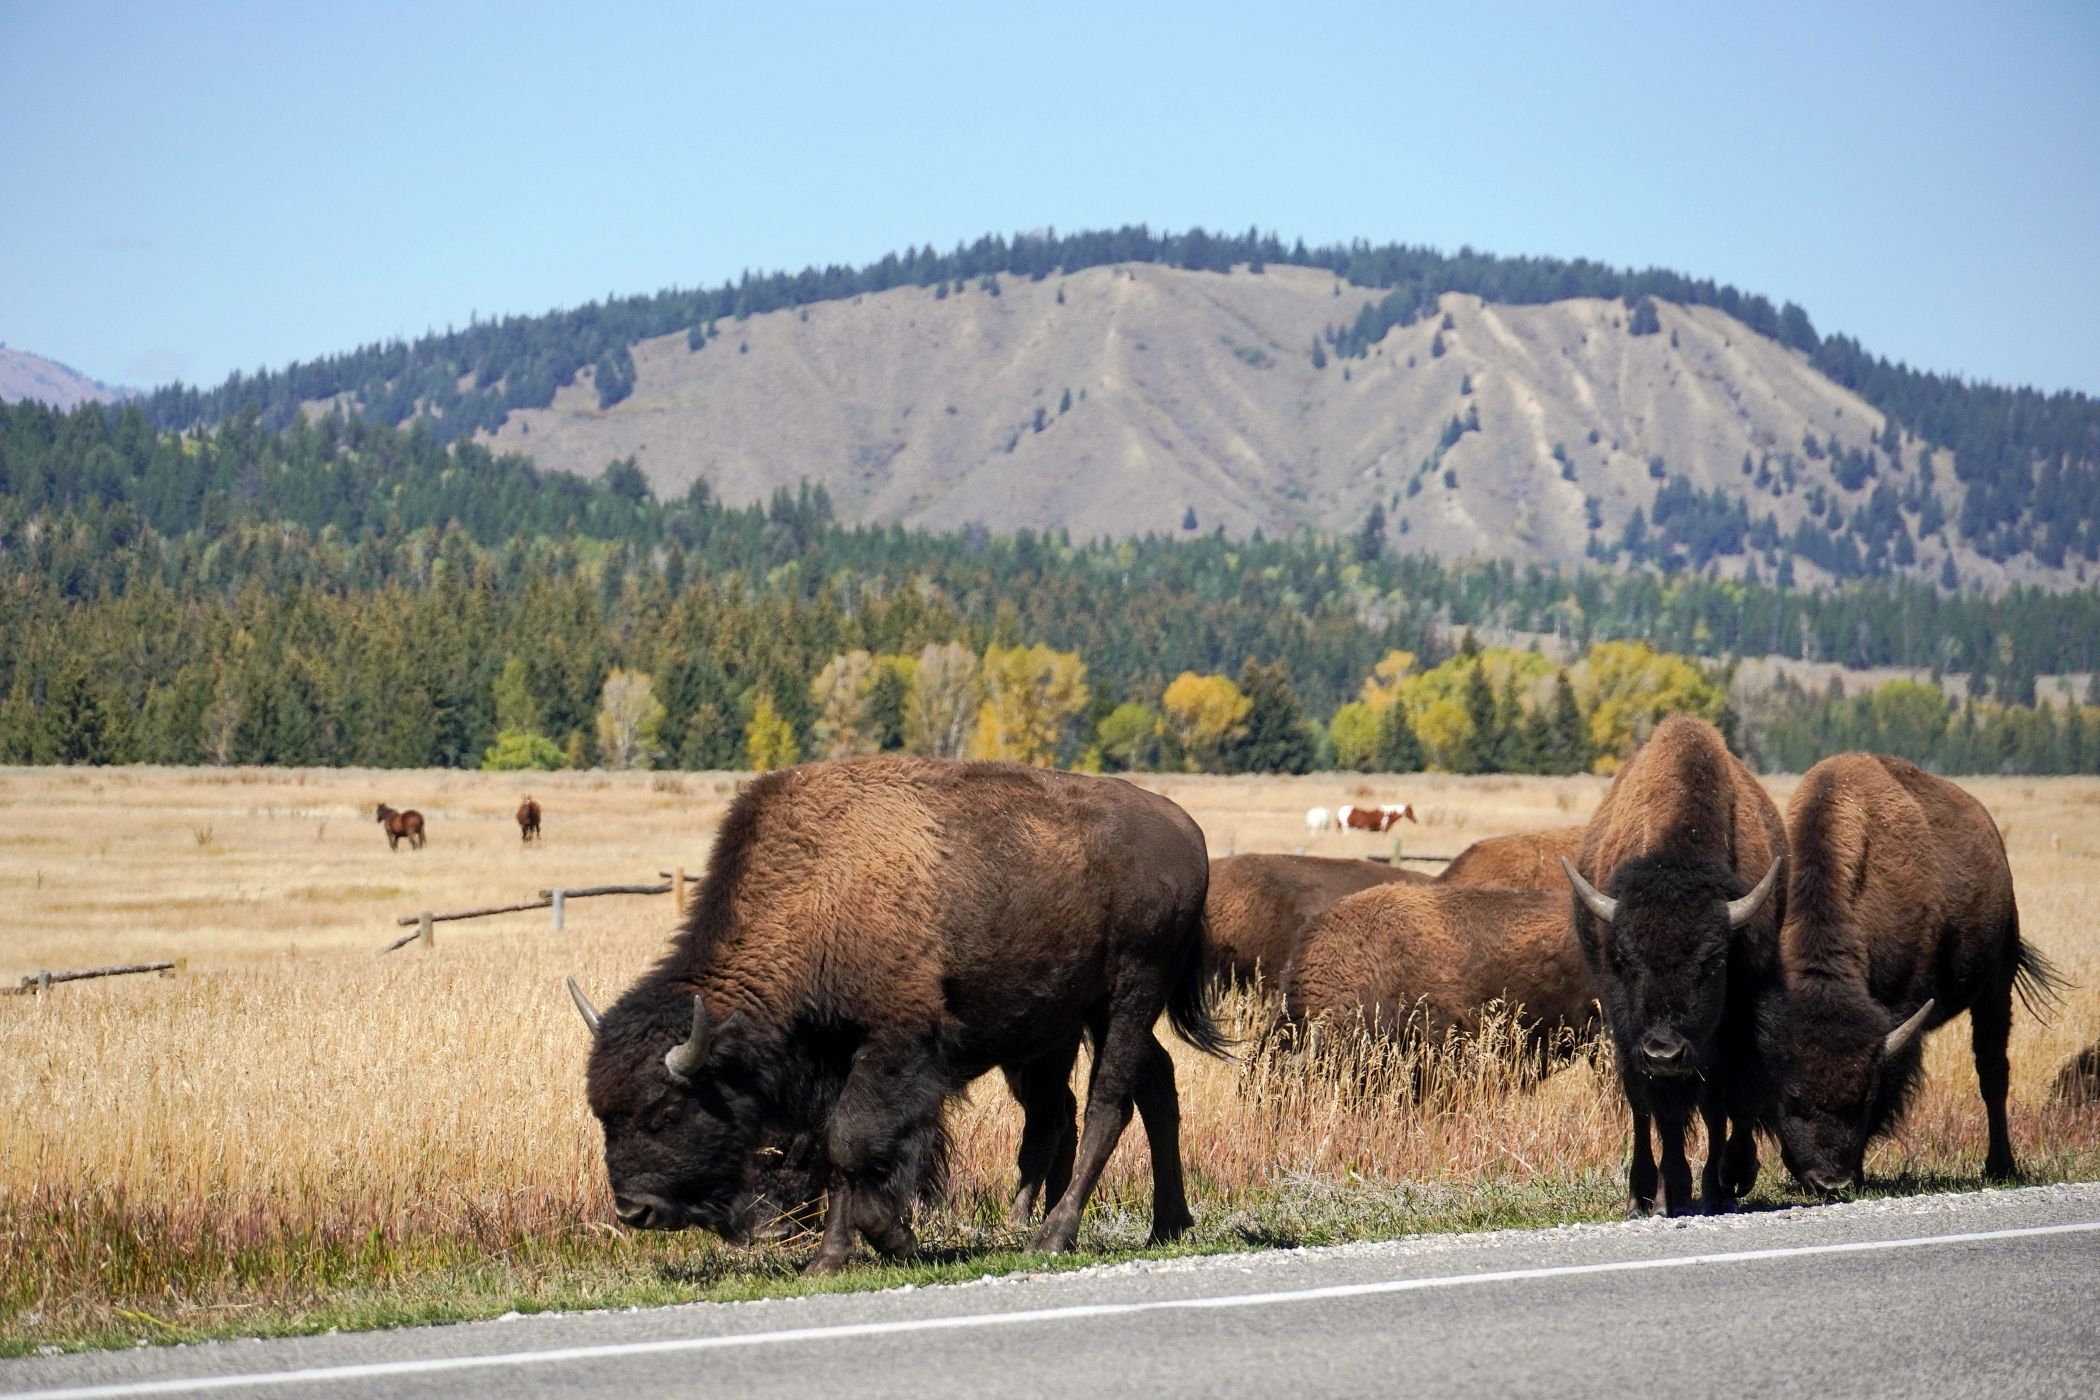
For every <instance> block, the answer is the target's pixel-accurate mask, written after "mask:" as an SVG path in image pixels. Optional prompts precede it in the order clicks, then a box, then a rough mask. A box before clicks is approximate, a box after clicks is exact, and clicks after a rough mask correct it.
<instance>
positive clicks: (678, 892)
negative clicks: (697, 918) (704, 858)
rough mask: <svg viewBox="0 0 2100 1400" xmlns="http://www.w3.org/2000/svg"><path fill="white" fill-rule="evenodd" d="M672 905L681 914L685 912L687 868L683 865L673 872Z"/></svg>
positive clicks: (675, 868)
mask: <svg viewBox="0 0 2100 1400" xmlns="http://www.w3.org/2000/svg"><path fill="white" fill-rule="evenodd" d="M671 903H672V906H673V907H674V908H676V909H677V910H678V912H679V913H681V914H683V913H684V912H685V867H684V866H682V865H680V866H677V867H674V868H673V869H672V871H671Z"/></svg>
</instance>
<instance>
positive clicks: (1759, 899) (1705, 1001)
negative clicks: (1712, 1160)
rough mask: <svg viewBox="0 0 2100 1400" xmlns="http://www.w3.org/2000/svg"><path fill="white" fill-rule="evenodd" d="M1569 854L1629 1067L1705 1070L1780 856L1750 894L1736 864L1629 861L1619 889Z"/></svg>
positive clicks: (1586, 943) (1589, 947)
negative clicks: (1741, 936) (1600, 881)
mask: <svg viewBox="0 0 2100 1400" xmlns="http://www.w3.org/2000/svg"><path fill="white" fill-rule="evenodd" d="M1560 863H1561V868H1562V869H1563V870H1565V871H1566V872H1567V876H1568V881H1569V883H1570V884H1571V885H1573V886H1574V889H1575V895H1576V899H1577V901H1578V902H1579V904H1580V905H1581V909H1580V910H1578V912H1577V914H1576V917H1575V926H1576V933H1577V936H1578V937H1579V938H1580V940H1581V942H1582V949H1583V955H1584V957H1585V959H1586V960H1587V961H1588V962H1589V965H1590V970H1591V973H1592V975H1593V976H1594V978H1595V980H1596V984H1597V992H1598V999H1599V1000H1600V1001H1602V1002H1603V1003H1604V1014H1605V1017H1606V1019H1608V1020H1609V1021H1610V1023H1611V1028H1612V1034H1613V1037H1614V1038H1615V1039H1616V1040H1617V1042H1618V1044H1619V1048H1620V1052H1621V1054H1622V1056H1623V1057H1624V1058H1625V1061H1626V1063H1627V1068H1628V1069H1630V1070H1636V1071H1638V1072H1639V1073H1641V1074H1642V1075H1645V1076H1647V1077H1648V1078H1650V1079H1666V1080H1681V1079H1689V1078H1691V1077H1693V1076H1696V1075H1701V1074H1704V1073H1705V1072H1706V1070H1707V1069H1708V1067H1709V1066H1710V1064H1711V1063H1712V1059H1713V1055H1714V1050H1715V1041H1716V1038H1717V1037H1718V1035H1719V1032H1720V1028H1721V1013H1722V1010H1723V1008H1724V1007H1725V1006H1726V1004H1727V1001H1728V958H1729V953H1730V951H1731V949H1732V947H1733V946H1734V941H1735V931H1736V930H1737V929H1740V928H1742V927H1743V926H1744V925H1745V924H1747V923H1749V922H1750V920H1751V919H1753V918H1755V917H1756V915H1757V911H1758V910H1759V909H1760V908H1761V907H1762V906H1763V905H1764V902H1765V900H1766V899H1768V898H1769V897H1770V896H1771V893H1772V890H1773V887H1774V886H1775V885H1776V884H1777V882H1778V878H1779V866H1780V861H1779V859H1778V858H1776V857H1775V858H1774V860H1773V861H1772V865H1771V868H1770V869H1768V870H1767V871H1766V872H1765V874H1764V878H1763V879H1761V880H1759V881H1758V882H1757V885H1756V887H1755V888H1754V889H1752V890H1750V892H1749V893H1747V894H1742V895H1738V894H1737V893H1736V891H1737V890H1738V889H1740V887H1741V886H1740V882H1739V881H1738V879H1737V877H1736V876H1735V874H1734V872H1732V871H1730V870H1727V869H1726V868H1724V867H1718V866H1711V865H1707V864H1704V863H1688V862H1684V861H1681V860H1673V859H1671V858H1669V857H1667V856H1655V855H1648V856H1640V857H1637V858H1635V859H1633V860H1630V861H1627V862H1626V863H1625V864H1623V865H1621V866H1620V867H1619V868H1618V869H1617V870H1615V871H1613V872H1612V876H1611V880H1610V882H1609V883H1610V886H1611V893H1609V894H1606V893H1604V892H1602V891H1600V890H1598V889H1597V888H1596V887H1595V886H1593V885H1592V884H1590V882H1589V881H1588V880H1585V879H1584V878H1583V877H1582V872H1581V871H1579V870H1577V869H1576V868H1575V865H1574V862H1572V861H1570V860H1569V859H1568V858H1567V857H1566V856H1562V857H1561V860H1560ZM1585 914H1586V915H1587V916H1588V917H1585Z"/></svg>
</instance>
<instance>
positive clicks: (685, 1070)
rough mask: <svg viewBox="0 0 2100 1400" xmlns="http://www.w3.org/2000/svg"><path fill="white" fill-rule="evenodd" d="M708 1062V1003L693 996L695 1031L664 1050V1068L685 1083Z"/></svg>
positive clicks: (674, 1077)
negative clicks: (680, 1041)
mask: <svg viewBox="0 0 2100 1400" xmlns="http://www.w3.org/2000/svg"><path fill="white" fill-rule="evenodd" d="M706 1063H707V1005H706V1003H704V1002H702V1001H701V1000H700V998H699V997H697V996H696V997H694V998H693V1033H692V1034H691V1035H690V1036H687V1037H686V1039H685V1040H684V1041H683V1042H682V1043H680V1044H677V1045H674V1046H672V1047H671V1048H670V1049H668V1050H666V1051H664V1068H665V1069H666V1070H668V1071H669V1072H670V1075H671V1077H672V1078H673V1079H675V1080H677V1081H678V1082H679V1083H681V1084H683V1083H684V1082H685V1081H686V1080H688V1079H691V1078H692V1077H693V1072H694V1071H695V1070H697V1069H699V1068H700V1066H702V1065H704V1064H706Z"/></svg>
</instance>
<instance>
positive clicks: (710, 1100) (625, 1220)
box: [569, 978, 809, 1242]
mask: <svg viewBox="0 0 2100 1400" xmlns="http://www.w3.org/2000/svg"><path fill="white" fill-rule="evenodd" d="M569 995H570V996H571V997H572V998H573V999H574V1000H575V1002H576V1009H577V1010H578V1011H580V1012H581V1013H582V1014H583V1019H584V1022H585V1023H586V1024H587V1025H589V1026H590V1028H591V1037H592V1042H591V1061H590V1072H589V1095H590V1104H591V1112H593V1113H594V1114H596V1115H597V1117H598V1122H599V1125H600V1126H601V1127H603V1128H604V1130H605V1168H606V1172H607V1174H608V1176H609V1177H610V1178H611V1182H612V1192H613V1210H614V1212H615V1213H616V1214H617V1215H618V1216H619V1217H620V1221H621V1223H622V1224H625V1225H628V1226H631V1227H633V1228H635V1229H638V1230H680V1229H684V1228H686V1227H688V1226H694V1225H698V1226H701V1227H703V1228H705V1229H709V1230H713V1231H715V1232H716V1233H717V1234H719V1235H721V1236H722V1237H723V1238H724V1239H727V1240H730V1241H732V1242H741V1241H743V1240H746V1239H749V1238H750V1237H751V1236H752V1234H753V1232H754V1231H755V1230H756V1229H757V1228H758V1227H760V1226H761V1225H763V1224H764V1223H765V1222H766V1221H768V1220H770V1219H772V1218H773V1217H774V1216H776V1215H778V1214H779V1213H780V1212H781V1210H783V1209H786V1208H789V1207H791V1206H794V1205H799V1204H801V1203H802V1200H801V1199H800V1198H798V1199H794V1200H784V1199H781V1197H782V1196H803V1197H806V1195H807V1194H809V1193H804V1192H802V1186H803V1183H802V1181H801V1180H800V1175H806V1174H807V1173H808V1171H809V1162H808V1156H807V1154H805V1153H798V1152H783V1151H782V1150H781V1148H780V1147H779V1146H778V1145H777V1144H776V1143H773V1142H771V1141H770V1140H769V1135H768V1133H767V1132H766V1128H765V1125H764V1123H763V1122H762V1114H761V1108H760V1105H761V1102H762V1100H763V1097H764V1083H763V1081H764V1073H763V1070H762V1068H761V1067H762V1065H763V1063H764V1058H763V1056H762V1055H761V1054H757V1053H754V1049H755V1047H753V1046H752V1045H750V1044H749V1043H748V1028H747V1027H746V1026H745V1025H744V1024H743V1022H742V1018H740V1017H737V1016H735V1015H731V1016H728V1017H725V1018H723V1020H722V1022H721V1023H720V1024H719V1025H717V1024H715V1023H714V1021H713V1019H712V1018H711V1017H710V1016H709V1015H708V1013H707V1008H706V1005H705V1004H704V1003H703V1002H702V1001H701V1000H700V998H699V997H697V996H675V995H674V996H664V995H661V994H657V995H651V994H648V993H645V992H643V990H642V989H639V988H638V989H637V990H636V991H635V992H631V993H629V994H628V995H627V996H626V997H623V998H622V999H621V1000H620V1001H619V1002H618V1003H616V1004H615V1005H614V1006H613V1007H612V1009H611V1010H610V1011H607V1012H606V1013H605V1014H604V1015H602V1016H601V1015H599V1013H598V1010H597V1008H595V1007H594V1006H592V1005H591V1002H590V999H589V998H588V997H586V996H585V995H584V994H583V989H582V988H580V987H578V986H577V985H576V981H575V979H574V978H571V979H569ZM783 1172H785V1173H787V1174H789V1175H797V1176H798V1179H797V1180H796V1181H795V1182H793V1183H790V1184H788V1186H787V1187H786V1189H785V1190H783V1189H782V1187H781V1185H780V1184H779V1183H777V1182H774V1181H772V1180H770V1177H772V1176H775V1175H779V1174H781V1173H783ZM798 1174H799V1175H798Z"/></svg>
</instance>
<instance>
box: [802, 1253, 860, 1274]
mask: <svg viewBox="0 0 2100 1400" xmlns="http://www.w3.org/2000/svg"><path fill="white" fill-rule="evenodd" d="M849 1258H850V1256H849V1255H846V1254H842V1253H833V1252H832V1251H831V1250H828V1249H820V1250H818V1251H817V1257H816V1258H814V1259H812V1260H810V1261H809V1263H808V1264H807V1265H805V1266H804V1267H803V1270H802V1272H803V1273H805V1274H811V1275H816V1274H835V1273H838V1272H839V1271H840V1270H842V1269H844V1268H845V1267H846V1263H847V1260H848V1259H849Z"/></svg>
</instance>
